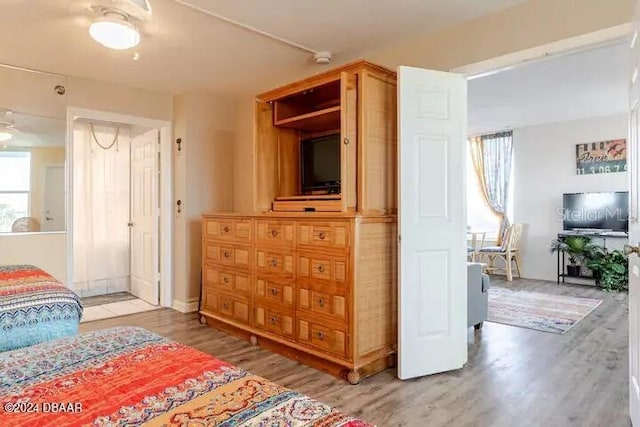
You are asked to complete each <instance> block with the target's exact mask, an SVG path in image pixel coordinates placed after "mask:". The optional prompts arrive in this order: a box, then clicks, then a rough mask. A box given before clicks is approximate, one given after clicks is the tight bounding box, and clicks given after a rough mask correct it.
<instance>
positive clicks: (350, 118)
mask: <svg viewBox="0 0 640 427" xmlns="http://www.w3.org/2000/svg"><path fill="white" fill-rule="evenodd" d="M340 139H341V144H340V187H341V193H342V210H343V211H355V210H356V208H357V206H356V205H357V181H356V175H357V168H358V159H357V155H358V80H357V75H356V74H348V73H345V72H342V73H340Z"/></svg>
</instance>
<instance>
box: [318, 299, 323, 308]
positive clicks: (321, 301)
mask: <svg viewBox="0 0 640 427" xmlns="http://www.w3.org/2000/svg"><path fill="white" fill-rule="evenodd" d="M318 305H319V306H320V307H324V298H320V299H319V300H318Z"/></svg>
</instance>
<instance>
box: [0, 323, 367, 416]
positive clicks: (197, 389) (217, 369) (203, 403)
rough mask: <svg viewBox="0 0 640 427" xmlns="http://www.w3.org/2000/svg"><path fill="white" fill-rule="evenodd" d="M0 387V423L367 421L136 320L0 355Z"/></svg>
mask: <svg viewBox="0 0 640 427" xmlns="http://www.w3.org/2000/svg"><path fill="white" fill-rule="evenodd" d="M0 384H1V385H0V400H2V402H0V404H1V405H2V407H1V408H3V409H4V411H3V410H2V409H0V425H2V426H5V425H11V426H13V427H18V426H41V425H42V426H43V425H55V426H56V427H64V426H77V425H93V426H125V425H126V426H130V425H145V426H178V425H180V426H187V425H189V426H223V427H237V426H256V427H257V426H269V427H278V426H299V427H302V426H314V427H367V426H371V425H370V424H367V423H365V422H363V421H360V420H358V419H355V418H352V417H350V416H348V415H346V414H344V413H342V412H340V411H337V410H335V409H332V408H330V407H329V406H327V405H325V404H323V403H320V402H318V401H315V400H313V399H311V398H309V397H306V396H304V395H302V394H300V393H296V392H294V391H291V390H288V389H286V388H284V387H282V386H279V385H277V384H274V383H272V382H270V381H268V380H265V379H264V378H261V377H258V376H256V375H252V374H250V373H248V372H246V371H243V370H242V369H239V368H236V367H234V366H232V365H230V364H228V363H225V362H222V361H220V360H218V359H216V358H214V357H212V356H210V355H208V354H205V353H203V352H200V351H198V350H196V349H194V348H191V347H188V346H185V345H182V344H179V343H177V342H174V341H171V340H169V339H166V338H163V337H161V336H159V335H156V334H154V333H151V332H149V331H147V330H145V329H141V328H137V327H116V328H111V329H102V330H97V331H92V332H87V333H84V334H81V335H79V336H76V337H70V338H63V339H59V340H56V341H50V342H46V343H42V344H38V345H36V346H33V347H30V348H23V349H19V350H14V351H10V352H6V353H2V354H0ZM52 408H55V411H53V410H52ZM63 409H64V411H63ZM29 411H30V412H29Z"/></svg>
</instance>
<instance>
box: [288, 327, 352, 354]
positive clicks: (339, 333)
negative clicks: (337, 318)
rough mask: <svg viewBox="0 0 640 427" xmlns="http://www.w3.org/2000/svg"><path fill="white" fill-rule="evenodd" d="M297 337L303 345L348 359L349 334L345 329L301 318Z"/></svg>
mask: <svg viewBox="0 0 640 427" xmlns="http://www.w3.org/2000/svg"><path fill="white" fill-rule="evenodd" d="M297 337H298V342H299V343H301V344H305V345H309V346H312V347H316V348H319V349H322V350H325V351H328V352H330V353H333V354H335V355H336V356H339V357H347V334H346V332H345V329H343V328H338V327H335V326H331V325H324V324H320V322H318V321H311V320H309V319H306V318H301V319H298V333H297Z"/></svg>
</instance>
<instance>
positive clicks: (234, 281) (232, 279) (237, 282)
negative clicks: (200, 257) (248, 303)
mask: <svg viewBox="0 0 640 427" xmlns="http://www.w3.org/2000/svg"><path fill="white" fill-rule="evenodd" d="M202 284H203V286H204V287H205V288H209V289H211V290H213V291H225V292H230V293H232V294H236V295H244V296H247V297H248V296H250V295H251V276H250V275H249V273H243V272H242V271H236V270H232V269H226V268H221V267H219V266H216V265H210V264H204V265H203V266H202Z"/></svg>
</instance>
